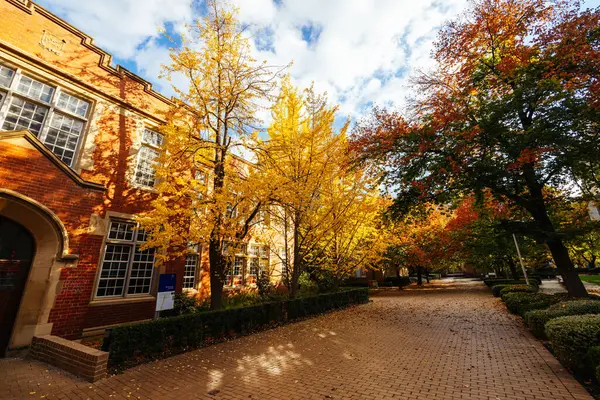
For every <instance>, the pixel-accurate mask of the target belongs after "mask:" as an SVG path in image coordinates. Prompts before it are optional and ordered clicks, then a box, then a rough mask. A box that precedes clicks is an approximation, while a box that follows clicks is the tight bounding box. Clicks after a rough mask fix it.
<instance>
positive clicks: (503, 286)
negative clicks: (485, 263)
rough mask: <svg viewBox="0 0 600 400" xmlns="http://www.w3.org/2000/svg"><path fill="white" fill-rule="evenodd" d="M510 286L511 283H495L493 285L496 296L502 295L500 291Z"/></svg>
mask: <svg viewBox="0 0 600 400" xmlns="http://www.w3.org/2000/svg"><path fill="white" fill-rule="evenodd" d="M509 286H511V285H510V284H506V283H505V284H501V285H494V286H492V294H493V295H494V297H500V291H501V290H502V289H504V288H506V287H509Z"/></svg>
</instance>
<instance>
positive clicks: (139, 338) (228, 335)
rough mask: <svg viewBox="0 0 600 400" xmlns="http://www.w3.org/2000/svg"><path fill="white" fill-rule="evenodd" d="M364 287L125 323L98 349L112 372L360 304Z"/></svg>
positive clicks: (366, 296) (366, 293) (365, 295)
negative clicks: (107, 359)
mask: <svg viewBox="0 0 600 400" xmlns="http://www.w3.org/2000/svg"><path fill="white" fill-rule="evenodd" d="M368 301H369V291H368V289H367V288H353V289H341V290H339V291H338V292H335V293H324V294H318V295H312V296H305V297H299V298H296V299H290V300H283V301H272V302H265V303H263V304H258V305H253V306H249V307H239V308H232V309H226V310H219V311H208V312H198V313H192V314H187V315H181V316H176V317H168V318H158V319H155V320H153V321H148V322H140V323H132V324H125V325H121V326H117V327H115V328H113V329H111V330H110V337H109V338H108V339H106V340H105V342H104V344H103V346H102V350H104V351H108V352H109V366H110V367H112V369H113V372H117V371H119V370H122V369H124V368H128V367H132V366H135V365H137V364H141V363H144V362H148V361H151V360H155V359H162V358H167V357H170V356H173V355H175V354H179V353H182V352H185V351H190V350H194V349H197V348H200V347H203V346H206V345H210V344H214V343H218V342H222V341H224V340H227V339H232V338H235V337H237V336H240V335H247V334H249V333H254V332H258V331H262V330H265V329H269V328H273V327H275V326H278V325H282V324H285V323H288V322H292V321H295V320H298V319H301V318H305V317H311V316H314V315H317V314H320V313H323V312H328V311H331V310H335V309H339V308H344V307H348V306H351V305H355V304H364V303H367V302H368Z"/></svg>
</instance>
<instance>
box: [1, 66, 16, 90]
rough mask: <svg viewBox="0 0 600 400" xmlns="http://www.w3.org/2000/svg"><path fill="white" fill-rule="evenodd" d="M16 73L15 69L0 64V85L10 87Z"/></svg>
mask: <svg viewBox="0 0 600 400" xmlns="http://www.w3.org/2000/svg"><path fill="white" fill-rule="evenodd" d="M14 75H15V70H13V69H10V68H8V67H5V66H4V65H0V86H4V87H7V88H8V87H10V83H11V82H12V78H13V76H14Z"/></svg>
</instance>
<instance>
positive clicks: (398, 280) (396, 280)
mask: <svg viewBox="0 0 600 400" xmlns="http://www.w3.org/2000/svg"><path fill="white" fill-rule="evenodd" d="M384 281H385V282H390V283H391V284H392V286H399V285H402V286H408V285H410V278H409V277H408V276H401V277H397V276H386V277H385V280H384Z"/></svg>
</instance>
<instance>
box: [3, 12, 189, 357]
mask: <svg viewBox="0 0 600 400" xmlns="http://www.w3.org/2000/svg"><path fill="white" fill-rule="evenodd" d="M0 16H1V17H0V18H1V21H2V23H1V24H0V355H3V354H4V353H5V351H6V350H7V349H8V350H13V349H18V348H20V347H24V346H28V345H29V344H30V343H31V340H32V337H33V336H34V335H40V334H49V333H51V334H54V335H58V336H62V337H65V338H70V339H73V338H79V337H81V336H82V335H84V334H89V333H92V332H97V331H100V330H101V329H102V328H103V327H106V326H110V325H114V324H119V323H123V322H128V321H135V320H144V319H149V318H152V317H153V315H154V310H155V303H156V297H155V296H156V290H157V289H156V286H157V275H158V274H159V273H173V272H175V273H177V280H178V282H177V286H178V289H179V290H181V287H182V285H184V281H185V286H186V288H189V289H192V290H193V289H198V285H199V284H200V282H199V280H200V279H198V274H199V271H198V270H199V266H198V258H199V256H197V255H196V256H194V255H192V256H189V257H188V258H187V259H186V260H183V259H182V260H178V261H173V262H170V263H167V264H166V265H164V266H161V267H160V268H155V266H154V254H153V251H152V250H143V251H142V250H140V249H139V245H140V243H142V242H143V241H144V236H145V235H144V232H143V231H142V230H140V229H138V227H137V226H136V223H135V222H134V217H135V215H136V214H138V213H139V212H141V211H143V210H144V209H145V207H147V206H148V201H149V200H150V199H151V198H152V196H153V195H154V192H153V189H152V186H153V184H154V173H153V168H152V159H153V157H154V156H155V155H156V154H157V151H158V149H159V148H160V146H161V143H162V137H161V136H160V135H159V134H157V133H156V132H155V130H156V129H157V127H158V126H159V125H160V124H161V122H162V118H161V116H162V115H163V114H164V113H165V111H167V109H168V108H169V105H170V101H171V100H170V99H168V98H166V97H164V96H162V95H161V94H159V93H157V92H155V91H154V90H152V87H151V85H150V84H149V83H148V82H146V81H144V80H143V79H142V78H140V77H138V76H136V75H134V74H132V73H131V72H129V71H127V70H125V69H123V68H121V67H119V66H117V67H116V68H115V67H113V66H111V56H110V55H109V54H107V53H106V52H104V51H103V50H101V49H100V48H98V47H96V46H95V45H94V44H93V39H92V38H91V37H89V36H87V35H86V34H85V33H83V32H81V31H79V30H78V29H77V28H75V27H73V26H71V25H69V24H68V23H66V22H65V21H63V20H61V19H59V18H57V17H56V16H54V15H53V14H51V13H49V12H48V11H46V10H45V9H43V8H41V7H40V6H38V5H37V4H34V3H32V2H30V1H29V0H0Z"/></svg>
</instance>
